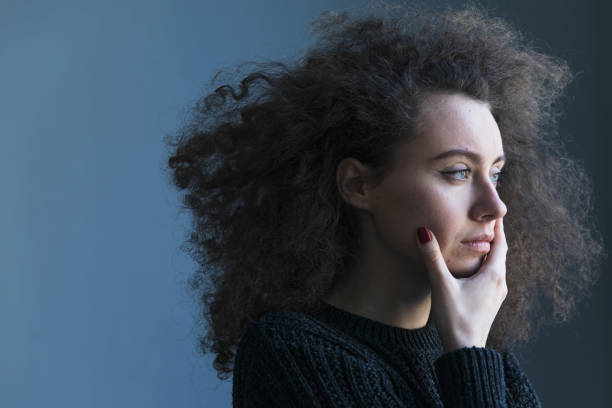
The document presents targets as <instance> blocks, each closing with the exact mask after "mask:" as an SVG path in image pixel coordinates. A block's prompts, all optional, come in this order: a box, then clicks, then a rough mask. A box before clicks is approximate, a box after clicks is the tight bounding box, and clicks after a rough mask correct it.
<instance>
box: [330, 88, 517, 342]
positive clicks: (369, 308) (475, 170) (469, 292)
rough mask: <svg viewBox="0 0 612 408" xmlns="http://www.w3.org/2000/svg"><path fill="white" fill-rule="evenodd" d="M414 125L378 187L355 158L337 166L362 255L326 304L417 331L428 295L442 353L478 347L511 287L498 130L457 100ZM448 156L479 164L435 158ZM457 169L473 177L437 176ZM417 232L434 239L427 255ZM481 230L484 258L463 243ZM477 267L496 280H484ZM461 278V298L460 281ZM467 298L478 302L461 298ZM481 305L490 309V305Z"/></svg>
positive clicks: (426, 107)
mask: <svg viewBox="0 0 612 408" xmlns="http://www.w3.org/2000/svg"><path fill="white" fill-rule="evenodd" d="M420 124H421V126H420V127H419V128H418V129H417V136H416V137H414V138H412V139H411V140H409V141H406V142H404V143H402V144H400V145H399V146H398V147H397V149H396V151H395V154H396V158H397V161H396V165H395V167H394V168H393V170H392V171H391V172H390V173H389V174H387V176H386V177H385V178H384V179H383V181H382V183H381V184H379V185H378V186H373V185H372V183H371V182H370V181H371V180H372V179H371V170H370V169H369V168H368V167H367V166H364V165H363V164H362V163H360V162H359V161H358V160H356V159H354V158H345V159H344V160H343V161H342V162H341V163H340V164H339V165H338V168H337V185H338V189H339V192H340V193H341V195H342V197H343V199H344V200H346V201H347V203H349V204H350V205H352V206H353V207H355V208H357V209H358V211H359V216H360V224H361V225H360V227H361V250H360V252H359V254H360V255H359V257H358V258H357V259H356V261H355V263H354V267H353V268H352V269H351V270H350V272H349V274H348V275H347V277H346V278H345V279H344V280H343V281H342V282H340V284H339V285H337V286H336V287H334V288H333V290H332V291H330V293H329V294H328V295H327V296H325V297H324V299H323V300H324V301H326V302H328V303H330V304H332V305H334V306H336V307H338V308H341V309H344V310H347V311H349V312H352V313H355V314H357V315H361V316H365V317H367V318H370V319H372V320H376V321H379V322H382V323H385V324H388V325H391V326H396V327H401V328H405V329H415V328H421V327H423V326H425V324H426V323H427V320H428V318H429V316H430V313H431V312H432V289H434V290H433V293H434V296H433V299H434V302H433V305H434V317H435V318H436V323H437V325H438V328H439V331H440V335H441V337H442V336H443V335H444V338H443V339H442V340H443V342H444V348H445V349H446V350H447V351H448V350H452V349H456V348H459V347H462V346H466V345H479V346H483V347H484V341H485V340H486V336H487V335H488V330H489V328H490V325H491V323H492V321H493V319H494V317H495V315H496V313H497V310H498V309H499V306H501V302H502V301H503V298H504V297H505V291H506V290H507V289H506V288H505V250H507V246H506V242H505V236H504V235H503V229H502V226H497V227H496V221H497V220H500V221H501V219H502V218H503V216H504V215H505V214H506V212H507V208H506V205H505V204H504V203H503V202H502V201H501V199H500V197H499V195H498V193H497V180H498V176H496V175H495V174H496V173H498V172H500V170H501V169H502V167H503V164H504V161H503V160H502V161H497V159H498V158H499V157H500V156H503V154H504V151H503V146H502V139H501V135H500V131H499V128H498V126H497V123H496V122H495V119H494V118H493V116H492V114H491V112H490V108H489V105H488V104H486V103H483V102H482V101H478V100H475V99H472V98H470V97H468V96H465V95H463V94H458V93H454V94H448V93H436V94H431V95H430V96H429V97H428V98H426V99H425V101H424V102H423V104H422V106H421V113H420ZM451 149H465V150H468V151H470V152H473V153H476V154H477V155H478V156H479V158H480V161H479V162H478V161H474V160H472V159H470V158H468V157H464V156H451V157H447V158H445V159H441V160H432V158H433V157H435V156H436V155H438V154H440V153H443V152H446V151H448V150H451ZM461 169H470V170H471V171H468V172H459V173H455V174H443V173H442V172H445V171H454V170H461ZM497 224H501V222H500V223H497ZM421 226H426V227H427V228H429V229H430V230H431V231H432V232H433V235H434V240H433V241H432V242H434V244H433V245H430V246H429V247H425V250H424V247H422V246H421V245H419V243H418V240H417V239H416V238H415V237H416V230H417V228H419V227H421ZM482 233H488V234H492V235H496V236H497V239H495V240H494V241H493V242H492V243H491V253H490V254H488V255H487V257H486V261H484V260H485V255H484V254H483V253H479V252H476V251H473V250H471V249H469V248H467V247H465V246H464V245H462V244H461V242H462V241H464V240H466V239H468V238H472V237H474V236H475V235H479V234H482ZM493 252H495V256H494V257H493V256H491V255H493ZM438 254H441V257H439V259H438V260H436V256H437V255H438ZM442 261H443V262H442ZM483 261H484V262H483ZM485 264H486V266H487V267H486V268H484V266H485ZM482 269H487V273H486V276H485V277H487V276H493V278H494V279H488V278H487V280H484V279H480V276H479V275H485V274H484V273H482V274H481V273H479V272H480V271H481V270H482ZM477 272H478V273H477ZM444 273H446V274H447V275H445V274H444ZM477 276H478V277H479V279H478V280H476V279H473V278H475V277H477ZM453 278H454V279H453ZM464 281H465V283H467V285H466V286H465V287H464V288H463V289H465V290H463V291H462V290H461V289H462V286H461V285H459V284H458V283H461V282H464ZM492 293H494V294H495V296H488V295H490V294H492ZM442 294H444V296H442ZM478 294H480V297H478V296H479V295H478ZM473 295H476V296H477V297H476V298H470V299H466V297H467V296H473ZM487 296H488V297H487ZM487 299H492V300H491V302H492V303H491V304H486V303H485V302H487V301H488V300H487ZM476 301H482V302H483V303H481V304H478V303H475V302H476ZM461 302H464V303H463V304H462V303H461ZM470 302H471V303H470ZM483 305H484V306H487V307H488V309H490V311H488V309H487V311H486V312H485V313H487V315H486V316H484V315H483V317H482V318H481V320H480V321H477V322H476V321H474V317H473V315H472V317H470V316H469V315H470V314H471V313H473V312H475V311H477V310H479V309H478V308H479V307H480V309H482V307H481V306H483ZM460 312H463V315H461V313H460ZM470 319H471V320H470ZM466 322H467V323H466ZM466 325H467V326H466ZM468 326H469V327H468ZM476 326H478V327H476ZM461 327H463V329H461ZM466 327H467V328H466Z"/></svg>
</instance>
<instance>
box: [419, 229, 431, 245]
mask: <svg viewBox="0 0 612 408" xmlns="http://www.w3.org/2000/svg"><path fill="white" fill-rule="evenodd" d="M417 233H418V234H419V241H421V244H426V243H428V242H429V241H431V235H430V234H429V230H428V229H427V228H425V227H419V229H418V230H417Z"/></svg>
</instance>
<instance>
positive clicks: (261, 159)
mask: <svg viewBox="0 0 612 408" xmlns="http://www.w3.org/2000/svg"><path fill="white" fill-rule="evenodd" d="M313 32H314V33H315V34H317V35H318V36H317V37H315V38H316V41H315V43H314V45H313V46H311V47H310V48H309V49H308V50H307V51H306V52H305V53H304V54H303V56H301V57H300V58H299V59H298V60H297V61H296V62H295V63H286V62H267V63H253V65H254V68H253V69H252V70H251V71H250V72H249V73H248V74H246V75H244V74H243V75H244V76H243V77H241V80H240V82H239V84H238V83H236V84H235V85H231V84H227V83H226V84H223V85H222V86H219V87H217V88H216V89H215V90H214V92H212V93H210V94H208V95H205V96H203V97H202V98H200V99H199V100H198V101H197V103H196V104H195V107H194V108H193V109H192V110H191V111H190V112H191V115H189V117H188V119H187V120H186V121H185V122H184V123H183V124H182V126H181V127H180V130H179V131H177V134H176V135H168V136H167V137H166V143H167V145H168V146H169V147H170V148H171V149H172V150H171V151H170V154H169V156H170V157H169V161H168V165H169V168H170V169H171V170H172V173H171V175H172V182H173V183H174V184H175V185H176V186H177V187H178V188H179V189H180V190H187V192H186V194H185V196H184V201H183V202H184V204H185V205H186V207H185V208H187V209H189V210H190V211H191V212H192V214H193V216H194V218H193V230H192V231H190V233H189V234H188V238H187V240H186V242H184V244H183V245H184V249H185V248H186V250H187V251H188V252H190V254H191V255H192V256H193V257H194V259H195V260H196V261H197V262H198V264H199V268H198V270H197V272H196V273H195V274H194V275H193V276H192V277H190V279H189V283H190V287H191V288H192V289H193V290H194V293H195V294H197V297H198V299H199V302H200V305H201V307H202V309H201V318H202V319H201V321H200V323H202V324H203V325H202V327H203V329H204V332H203V333H202V336H201V337H200V348H201V351H202V352H203V353H208V352H211V351H212V352H214V353H215V354H216V358H215V361H214V367H215V369H216V370H217V371H218V374H217V375H218V377H219V378H220V379H226V378H227V377H228V376H229V373H231V371H232V370H233V361H234V357H235V351H236V346H237V344H238V342H239V340H240V337H241V336H242V335H243V334H244V333H245V331H246V329H247V328H248V327H249V326H250V325H251V324H252V323H253V322H254V321H255V320H256V319H257V318H258V317H259V316H260V315H261V314H262V313H264V312H267V311H272V310H285V311H303V310H306V309H309V308H313V307H314V308H316V307H317V306H319V305H320V304H321V303H320V302H321V298H322V297H323V296H324V294H326V293H328V291H330V290H331V289H332V287H333V285H334V284H335V283H336V282H337V281H338V279H339V277H341V276H342V275H343V274H345V273H347V271H348V270H349V269H350V266H351V261H352V260H354V259H355V256H356V253H357V248H358V242H359V234H360V231H358V230H357V226H358V225H359V224H358V222H357V219H356V218H355V217H356V214H355V212H354V211H353V208H352V207H351V206H350V205H348V204H347V203H346V202H345V201H344V200H343V199H342V198H341V197H340V194H339V191H338V188H337V185H336V168H337V166H338V164H339V163H340V161H341V160H342V159H343V158H345V157H354V158H356V159H358V160H359V161H361V162H362V163H363V164H366V165H368V166H370V167H372V168H373V169H374V170H375V175H376V179H377V180H378V181H380V180H382V179H383V178H384V176H385V174H387V172H388V171H389V170H390V169H392V168H393V164H394V162H393V157H392V156H393V154H392V153H393V149H392V148H393V147H394V146H396V145H397V143H398V142H399V141H400V140H405V138H407V137H411V135H414V132H415V129H416V127H417V125H418V113H419V104H420V102H421V101H422V100H423V98H424V97H425V96H426V95H428V94H430V93H432V92H436V91H443V92H460V93H463V94H465V95H468V96H470V97H472V98H475V99H477V100H481V101H486V102H488V103H489V104H490V106H491V112H492V114H493V117H494V118H495V120H496V121H497V124H498V126H499V129H500V131H501V136H502V141H503V146H504V151H505V155H506V157H507V162H506V178H504V180H503V181H502V182H501V183H500V184H499V185H498V192H499V195H500V198H501V199H502V200H503V201H504V202H505V203H506V205H507V207H508V213H507V215H506V216H505V217H504V224H505V231H506V237H507V241H508V246H509V250H508V257H507V265H506V267H507V274H506V276H507V278H506V279H507V287H508V295H507V297H506V299H505V301H504V303H503V304H502V307H501V309H500V310H499V312H498V315H497V317H496V320H495V322H494V324H493V326H492V328H491V331H490V334H489V338H488V340H487V347H493V348H496V349H500V350H501V349H506V348H507V347H510V346H511V345H518V344H519V343H525V342H527V340H529V339H530V338H532V337H533V334H534V330H533V329H535V328H539V327H540V326H542V325H543V324H544V323H561V322H564V321H567V320H568V319H569V317H571V316H572V314H573V313H574V312H575V310H576V309H577V305H578V303H579V301H581V300H583V299H584V298H586V297H587V296H588V295H589V294H590V290H591V289H592V286H593V284H594V283H595V282H596V280H597V278H598V266H599V264H600V263H601V262H603V261H604V258H605V257H606V253H605V251H604V247H603V243H602V238H601V234H600V233H599V232H598V231H597V228H596V225H595V223H594V221H595V217H594V216H592V212H593V210H594V197H593V194H594V193H593V191H592V184H591V181H590V180H589V178H588V176H587V175H586V173H585V170H584V169H583V167H582V165H581V164H580V163H578V162H577V161H576V160H573V159H571V158H569V157H568V154H567V153H566V151H565V148H564V146H563V143H562V141H561V140H560V138H559V137H558V132H557V127H558V125H557V123H558V118H559V115H560V109H559V108H558V105H559V100H560V99H561V98H560V96H561V95H562V91H563V89H564V88H565V87H566V86H567V84H568V83H569V82H570V81H571V79H572V74H571V72H570V69H569V67H568V65H567V63H566V62H564V61H563V60H560V59H558V58H555V57H552V56H548V55H545V54H543V53H540V52H538V51H537V50H536V47H535V46H533V45H530V44H528V43H527V42H526V41H525V40H524V38H523V36H522V34H521V33H520V32H519V31H517V30H515V29H514V28H512V27H511V26H510V25H509V24H508V23H506V22H505V21H504V20H501V19H499V18H496V17H492V16H490V15H489V14H488V12H487V11H485V10H483V9H482V8H481V7H480V6H474V5H468V6H464V7H463V8H461V9H452V8H448V7H447V8H444V9H441V10H434V9H425V8H423V7H414V6H407V5H404V6H393V7H390V8H389V7H381V8H378V9H375V10H373V11H372V10H370V11H369V12H368V14H366V15H353V16H349V15H348V14H347V13H341V14H337V13H329V12H328V13H324V14H323V15H321V17H320V18H319V19H317V20H316V21H315V23H314V24H313ZM216 79H217V76H215V78H214V79H213V81H214V80H216ZM213 83H214V82H213Z"/></svg>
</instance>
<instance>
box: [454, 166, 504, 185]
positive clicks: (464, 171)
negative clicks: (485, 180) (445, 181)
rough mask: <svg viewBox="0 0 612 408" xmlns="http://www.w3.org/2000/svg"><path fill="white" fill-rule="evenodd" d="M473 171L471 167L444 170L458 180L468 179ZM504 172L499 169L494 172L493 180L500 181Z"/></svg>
mask: <svg viewBox="0 0 612 408" xmlns="http://www.w3.org/2000/svg"><path fill="white" fill-rule="evenodd" d="M471 171H472V170H471V169H461V170H451V171H444V172H443V173H444V174H450V175H452V176H453V177H452V178H453V179H456V180H467V177H468V174H469V173H470V172H471ZM503 174H504V172H503V171H498V172H497V173H494V174H493V176H492V177H491V178H492V180H493V182H494V183H498V182H499V180H500V178H501V177H502V175H503ZM455 175H457V176H455Z"/></svg>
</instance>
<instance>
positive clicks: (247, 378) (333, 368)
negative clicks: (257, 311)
mask: <svg viewBox="0 0 612 408" xmlns="http://www.w3.org/2000/svg"><path fill="white" fill-rule="evenodd" d="M398 394H399V395H401V398H400V397H399V395H398ZM232 404H233V405H232V406H233V407H234V408H247V407H248V408H251V407H264V406H265V407H413V406H415V405H416V403H415V401H414V397H413V395H412V394H411V393H409V392H408V393H407V389H406V388H405V387H404V388H403V389H402V388H401V386H400V389H399V390H398V389H397V385H396V384H393V382H392V380H391V377H390V376H389V375H388V374H387V373H386V372H385V369H384V368H383V367H382V366H379V365H377V364H376V363H375V362H373V361H372V360H371V359H368V358H364V356H359V355H358V353H353V351H352V350H351V349H350V347H348V348H344V347H342V345H341V344H336V343H334V342H330V341H328V340H327V339H324V340H323V339H321V338H320V337H318V335H317V334H313V333H308V332H297V333H294V334H293V335H289V336H287V335H284V334H280V333H279V332H277V331H274V330H267V329H265V328H264V329H262V328H261V327H258V326H253V327H251V328H250V329H249V331H248V332H247V334H245V336H244V337H243V339H242V340H241V342H240V345H239V348H238V351H237V353H236V363H235V366H234V377H233V388H232Z"/></svg>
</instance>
